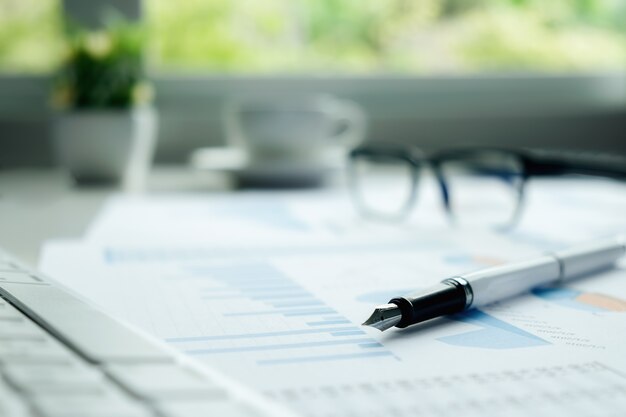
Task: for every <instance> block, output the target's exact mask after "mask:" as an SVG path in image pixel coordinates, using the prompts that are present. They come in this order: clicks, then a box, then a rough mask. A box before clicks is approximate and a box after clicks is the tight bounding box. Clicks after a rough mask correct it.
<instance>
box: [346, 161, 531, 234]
mask: <svg viewBox="0 0 626 417" xmlns="http://www.w3.org/2000/svg"><path fill="white" fill-rule="evenodd" d="M434 168H435V170H436V172H437V173H438V174H439V178H440V179H441V181H442V186H443V188H444V190H442V191H443V192H444V193H446V194H447V196H448V209H449V213H450V215H451V217H452V219H453V221H454V223H455V224H457V225H459V226H463V227H486V228H496V229H497V228H506V227H507V226H510V225H511V224H512V222H513V221H514V220H515V217H516V214H517V209H518V206H519V203H520V199H521V192H522V186H523V181H524V168H523V163H522V162H521V160H520V159H519V158H518V157H517V156H516V155H515V154H509V153H507V152H500V151H489V150H481V151H467V152H455V153H451V154H448V155H445V156H442V157H439V158H436V159H435V162H434ZM352 177H353V183H354V189H353V192H354V194H355V198H356V200H357V204H358V205H359V207H360V209H361V211H362V212H365V213H366V214H368V215H371V216H372V217H378V218H383V219H384V218H387V219H398V218H402V217H404V216H405V215H406V214H407V213H408V211H409V210H410V209H411V208H412V205H413V202H414V200H415V197H416V189H417V180H418V166H416V165H414V164H412V163H411V162H410V161H409V160H408V159H406V158H403V157H401V156H398V154H390V155H386V154H377V153H376V152H370V153H363V154H355V155H353V158H352Z"/></svg>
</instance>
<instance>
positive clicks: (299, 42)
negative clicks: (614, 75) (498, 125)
mask: <svg viewBox="0 0 626 417" xmlns="http://www.w3.org/2000/svg"><path fill="white" fill-rule="evenodd" d="M145 2H146V3H145V9H146V12H147V20H148V22H149V24H150V26H151V30H152V39H153V50H152V57H153V65H154V67H155V68H156V69H157V70H162V71H180V70H187V71H206V70H210V71H213V72H218V73H219V72H236V73H316V72H322V73H348V74H354V73H408V74H442V73H453V74H455V73H456V74H459V73H461V74H463V73H475V72H485V71H489V72H503V71H504V72H507V71H508V72H511V71H515V72H520V71H537V72H564V71H565V72H574V71H603V70H623V69H624V68H626V23H625V22H626V2H624V1H623V0H550V1H545V0H419V1H412V0H385V1H380V0H238V1H232V0H177V1H171V0H145Z"/></svg>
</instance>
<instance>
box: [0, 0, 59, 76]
mask: <svg viewBox="0 0 626 417" xmlns="http://www.w3.org/2000/svg"><path fill="white" fill-rule="evenodd" d="M59 9H60V1H59V0H0V72H23V71H25V72H49V71H52V70H53V69H54V68H55V67H56V65H57V64H58V62H59V61H60V59H61V55H62V53H61V51H62V50H63V48H62V36H61V34H62V33H63V30H62V22H61V18H60V16H61V14H60V13H59Z"/></svg>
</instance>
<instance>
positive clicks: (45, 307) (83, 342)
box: [0, 282, 172, 362]
mask: <svg viewBox="0 0 626 417" xmlns="http://www.w3.org/2000/svg"><path fill="white" fill-rule="evenodd" d="M0 287H2V288H3V289H4V290H5V291H7V292H9V293H10V294H12V295H13V296H14V297H15V298H16V299H18V300H20V302H22V303H24V304H26V305H28V307H29V308H30V309H31V310H32V311H34V312H35V313H36V314H37V315H38V316H39V317H43V318H45V320H46V323H48V324H49V325H51V326H52V327H53V328H54V329H56V330H57V331H58V332H59V333H61V334H62V335H63V336H65V337H66V338H67V339H68V340H69V341H71V342H72V343H73V344H74V345H75V346H77V347H78V348H79V349H80V350H81V351H82V352H84V354H85V355H86V356H88V357H89V358H90V359H91V360H93V361H94V362H116V361H117V362H133V361H142V362H155V361H160V362H171V361H172V359H171V357H170V356H169V355H168V354H167V353H166V352H164V351H163V350H162V349H160V348H159V347H158V346H157V345H155V344H154V343H152V342H151V341H149V340H148V339H146V338H144V337H143V336H141V335H139V334H138V333H136V332H135V331H133V330H131V329H129V328H127V327H125V326H124V325H122V324H120V323H119V322H118V321H116V320H114V319H112V318H111V317H109V316H107V315H105V314H104V313H102V312H100V311H98V310H96V309H95V308H92V307H90V306H89V305H88V304H87V303H85V302H83V301H81V300H79V299H77V298H75V297H73V296H72V295H70V294H69V293H67V292H65V291H63V290H61V289H59V288H56V287H53V286H49V285H46V286H43V285H19V284H10V283H6V284H5V283H2V282H0Z"/></svg>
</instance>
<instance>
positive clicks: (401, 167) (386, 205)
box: [352, 155, 417, 219]
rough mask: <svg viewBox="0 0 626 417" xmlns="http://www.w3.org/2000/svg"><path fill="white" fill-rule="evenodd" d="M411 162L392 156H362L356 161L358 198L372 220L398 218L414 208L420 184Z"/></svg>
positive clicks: (354, 162) (363, 209)
mask: <svg viewBox="0 0 626 417" xmlns="http://www.w3.org/2000/svg"><path fill="white" fill-rule="evenodd" d="M416 174H417V173H416V172H415V168H414V167H413V166H412V165H411V163H410V162H409V161H407V160H406V159H403V158H401V157H396V156H392V155H359V156H358V157H355V158H353V160H352V176H353V181H354V183H355V184H354V189H353V192H354V193H355V198H356V200H357V204H358V205H359V208H360V209H361V211H362V212H364V213H365V214H367V215H369V216H372V217H379V218H390V219H391V218H398V217H402V216H403V215H404V214H406V212H407V211H408V210H409V209H410V208H411V207H410V206H411V202H412V200H413V196H414V192H415V190H416V187H415V182H416V181H417V177H416Z"/></svg>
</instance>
